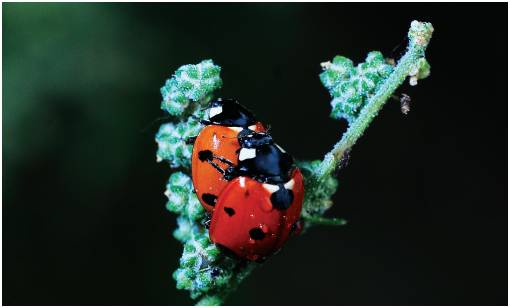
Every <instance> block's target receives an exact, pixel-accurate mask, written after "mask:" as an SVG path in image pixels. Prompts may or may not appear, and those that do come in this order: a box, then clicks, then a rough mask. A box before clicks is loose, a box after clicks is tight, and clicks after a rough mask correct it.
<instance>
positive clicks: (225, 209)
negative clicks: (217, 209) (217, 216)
mask: <svg viewBox="0 0 510 308" xmlns="http://www.w3.org/2000/svg"><path fill="white" fill-rule="evenodd" d="M223 210H224V211H225V213H227V214H228V216H230V217H232V216H234V215H235V213H236V211H235V210H234V209H233V208H231V207H224V208H223Z"/></svg>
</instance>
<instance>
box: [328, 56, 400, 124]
mask: <svg viewBox="0 0 510 308" xmlns="http://www.w3.org/2000/svg"><path fill="white" fill-rule="evenodd" d="M322 66H323V69H324V71H323V72H322V73H321V74H320V79H321V82H322V84H323V85H324V86H325V87H326V88H327V89H328V90H329V93H330V95H331V97H332V98H333V100H332V101H331V107H332V111H331V117H332V118H335V119H341V118H343V119H346V120H347V121H348V122H349V123H352V122H353V121H354V120H355V119H356V118H357V116H358V115H359V112H360V110H361V109H362V108H363V107H364V106H365V105H366V104H367V102H368V99H369V98H370V97H371V96H373V95H374V93H375V92H376V91H377V88H378V86H379V85H380V84H381V83H382V81H383V80H385V79H386V78H388V76H389V75H390V74H391V73H392V71H393V66H391V65H390V64H388V63H386V61H385V59H384V57H383V55H382V54H381V53H380V52H378V51H372V52H370V53H368V55H367V57H366V59H365V62H363V63H360V64H358V65H357V66H356V67H354V64H353V62H352V61H351V60H349V59H347V58H345V57H342V56H336V57H335V58H333V61H332V62H327V63H323V65H322Z"/></svg>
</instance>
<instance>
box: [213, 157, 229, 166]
mask: <svg viewBox="0 0 510 308" xmlns="http://www.w3.org/2000/svg"><path fill="white" fill-rule="evenodd" d="M213 158H215V159H217V160H219V161H221V162H222V163H225V164H227V165H229V166H233V165H234V163H233V162H231V161H230V160H228V159H226V158H224V157H221V156H216V155H214V154H213Z"/></svg>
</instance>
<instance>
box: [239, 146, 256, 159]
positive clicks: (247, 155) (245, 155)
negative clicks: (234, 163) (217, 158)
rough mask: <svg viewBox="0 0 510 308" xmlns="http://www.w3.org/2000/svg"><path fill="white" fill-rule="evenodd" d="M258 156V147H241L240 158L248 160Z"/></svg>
mask: <svg viewBox="0 0 510 308" xmlns="http://www.w3.org/2000/svg"><path fill="white" fill-rule="evenodd" d="M255 156H257V149H247V148H241V151H240V152H239V160H241V161H242V160H246V159H251V158H255Z"/></svg>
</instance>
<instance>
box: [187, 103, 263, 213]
mask: <svg viewBox="0 0 510 308" xmlns="http://www.w3.org/2000/svg"><path fill="white" fill-rule="evenodd" d="M201 122H202V124H205V125H206V126H205V127H204V128H203V129H202V130H201V131H200V133H199V134H198V136H196V137H194V138H191V140H190V141H191V142H193V153H192V155H191V175H192V181H193V187H194V189H195V192H196V194H197V196H198V199H199V200H200V203H201V204H202V206H203V207H204V208H205V209H206V210H207V211H208V212H209V213H211V212H212V211H213V209H214V206H215V205H216V202H217V200H218V196H219V194H220V193H221V191H222V190H223V189H224V188H225V187H226V186H227V184H228V179H227V178H225V177H224V170H232V168H235V166H236V165H237V163H238V151H239V149H240V147H241V146H240V144H239V142H238V134H239V133H241V132H243V134H244V135H246V134H249V132H252V131H255V132H264V131H266V129H265V127H264V126H263V125H262V123H260V122H258V121H256V120H255V117H254V116H253V114H252V113H251V112H250V111H248V110H247V109H246V108H245V107H243V106H242V105H240V104H239V103H238V102H237V101H236V100H234V99H225V100H222V99H217V100H214V101H212V102H211V103H210V105H209V107H208V119H207V120H202V121H201Z"/></svg>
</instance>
